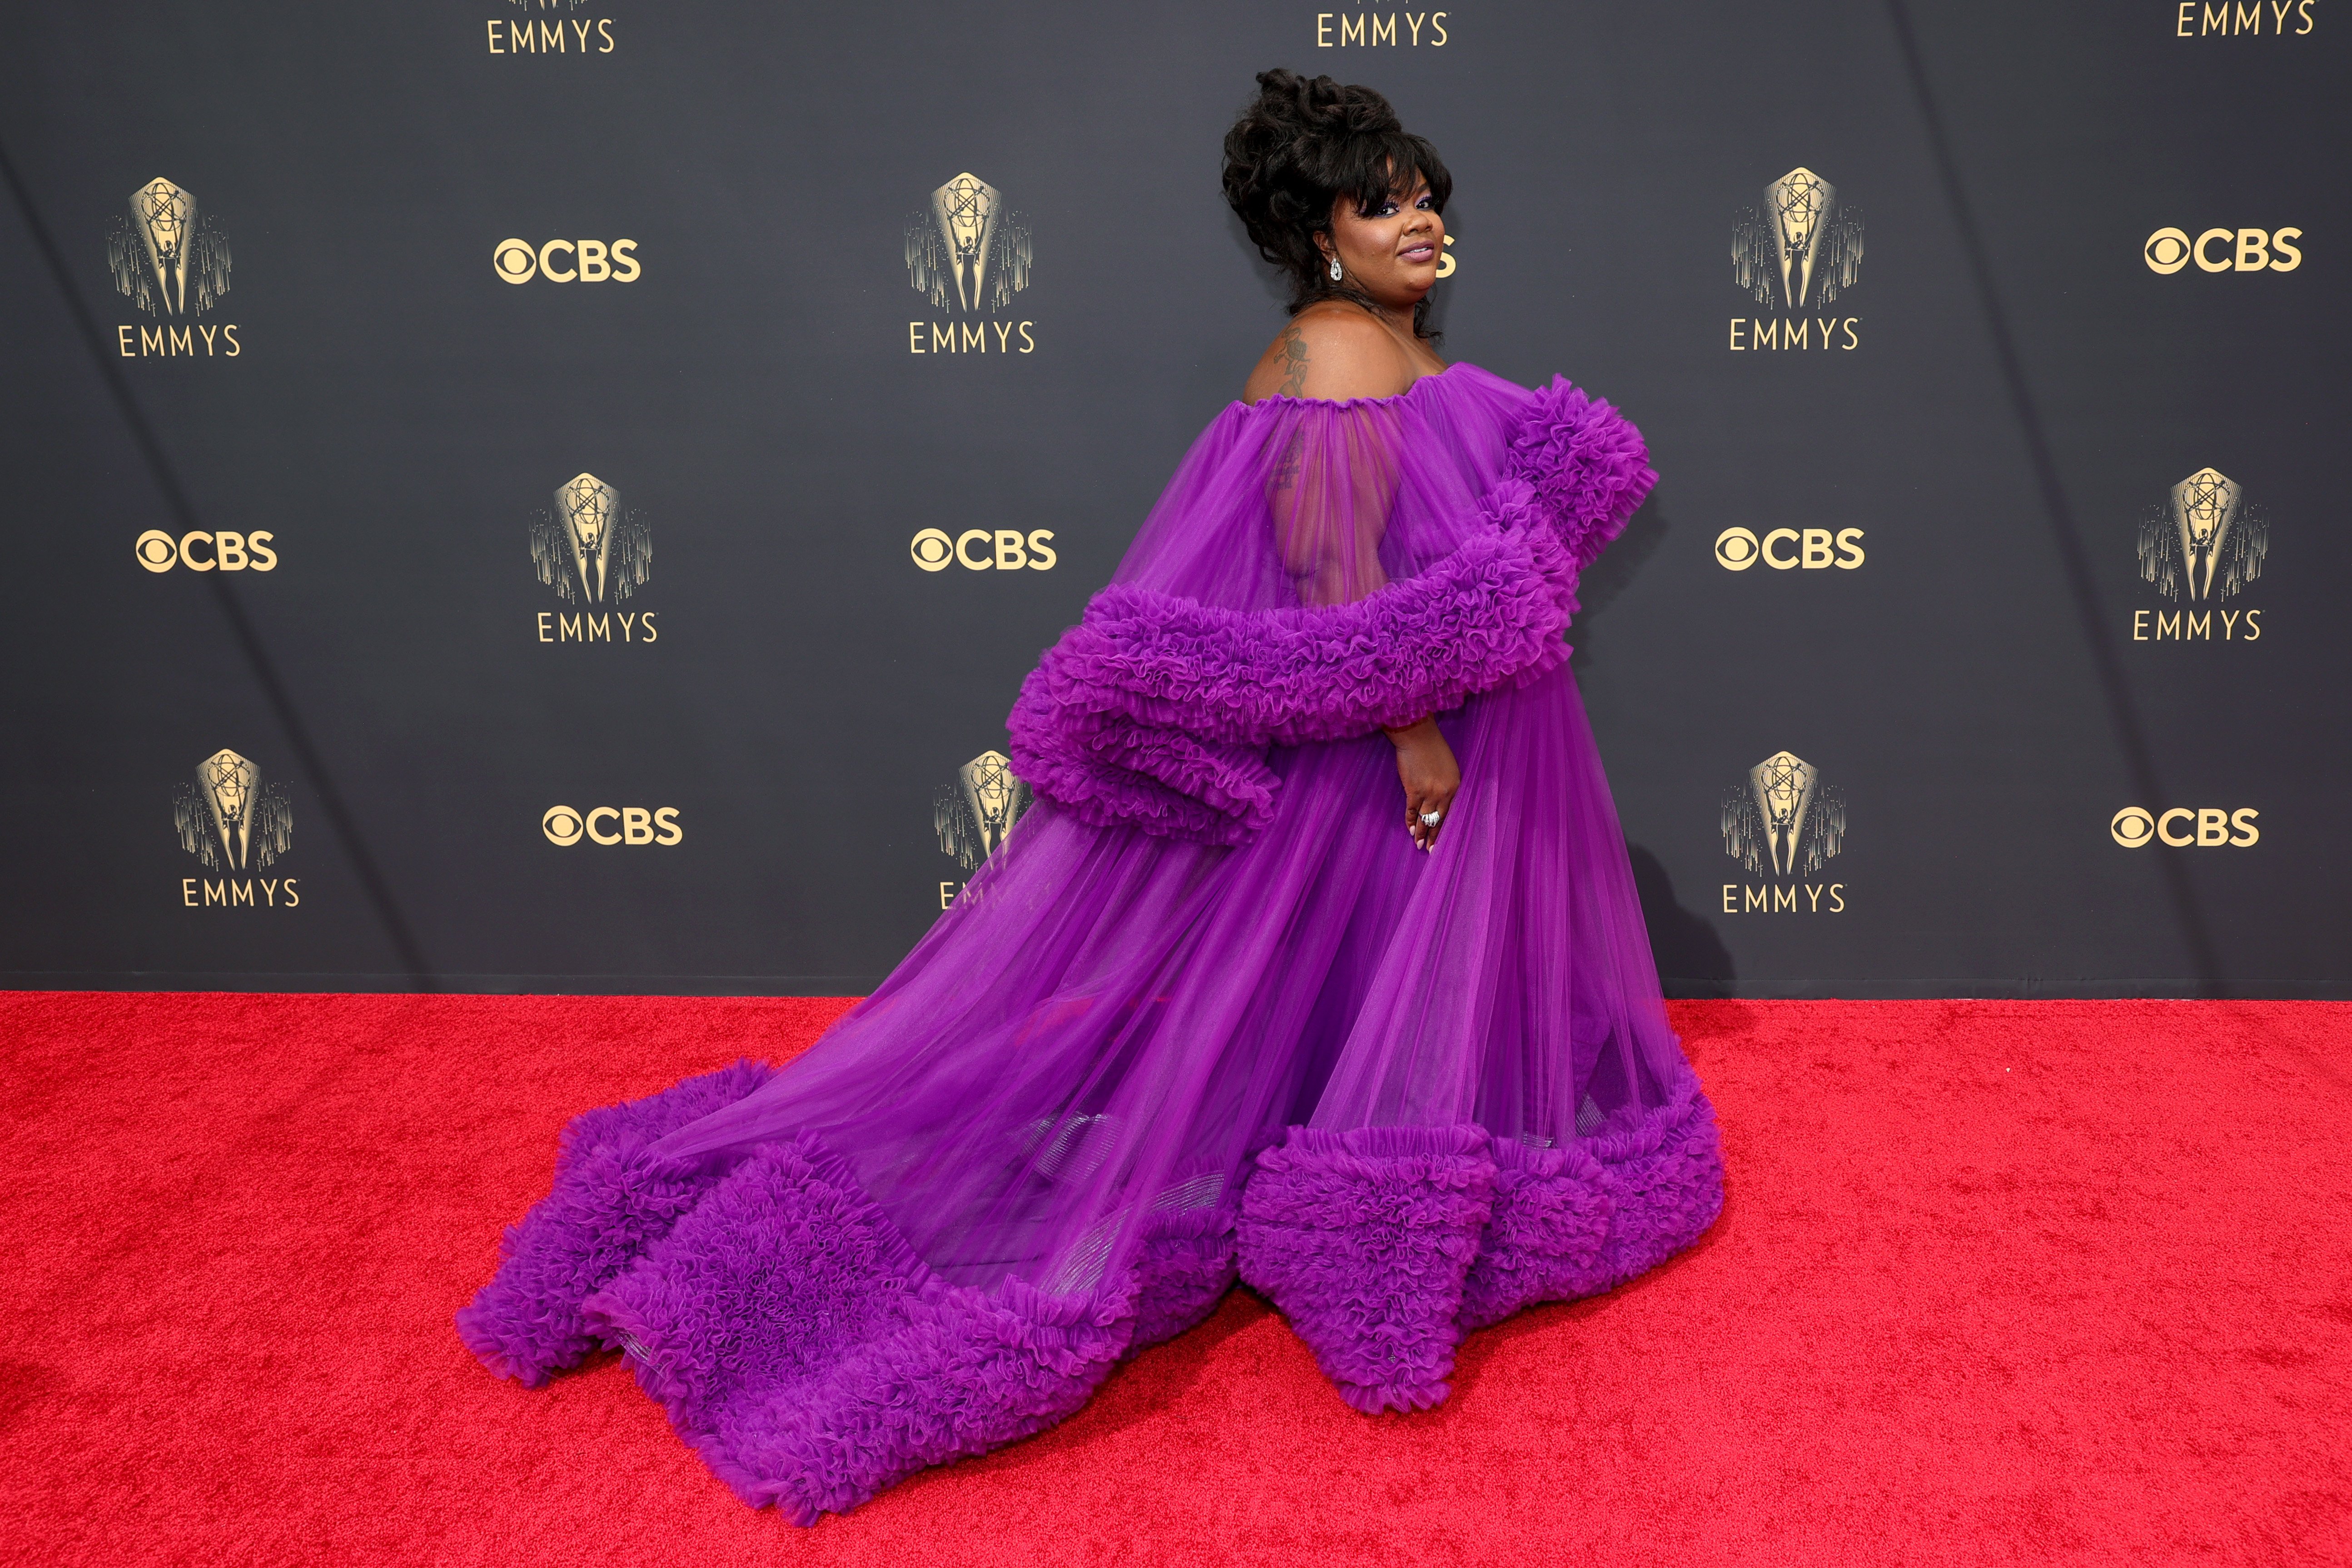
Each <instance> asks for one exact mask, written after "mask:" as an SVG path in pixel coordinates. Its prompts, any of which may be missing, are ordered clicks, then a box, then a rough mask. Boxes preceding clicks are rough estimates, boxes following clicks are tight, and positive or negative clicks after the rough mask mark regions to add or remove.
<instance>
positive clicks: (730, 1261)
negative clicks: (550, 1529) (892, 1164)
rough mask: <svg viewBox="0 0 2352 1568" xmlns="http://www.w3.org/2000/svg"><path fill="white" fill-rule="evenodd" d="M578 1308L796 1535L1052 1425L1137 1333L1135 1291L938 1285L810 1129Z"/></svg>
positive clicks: (684, 1427)
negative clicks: (919, 1475) (935, 1470)
mask: <svg viewBox="0 0 2352 1568" xmlns="http://www.w3.org/2000/svg"><path fill="white" fill-rule="evenodd" d="M587 1311H588V1315H589V1316H590V1317H591V1318H592V1319H593V1321H595V1322H597V1323H598V1324H599V1325H600V1326H602V1327H603V1328H604V1330H605V1331H606V1332H607V1333H609V1334H610V1335H611V1336H612V1337H613V1338H614V1340H615V1341H617V1342H619V1343H620V1344H621V1346H622V1348H623V1349H624V1350H625V1351H626V1352H628V1357H629V1363H630V1365H631V1367H632V1368H633V1369H634V1370H635V1373H636V1376H637V1381H638V1384H640V1385H641V1386H642V1387H643V1388H644V1389H645V1390H646V1393H647V1394H652V1395H653V1396H654V1397H655V1398H656V1399H658V1400H659V1401H661V1403H662V1405H663V1406H664V1408H666V1409H667V1411H668V1412H669V1417H670V1422H671V1425H672V1426H675V1427H676V1428H677V1432H678V1434H679V1435H680V1436H683V1437H684V1438H686V1439H687V1441H688V1442H689V1443H691V1444H692V1445H693V1446H694V1447H695V1449H696V1451H697V1452H698V1453H700V1454H701V1456H702V1458H703V1459H704V1461H705V1462H706V1463H707V1464H709V1467H710V1469H711V1472H712V1473H713V1474H714V1475H716V1476H718V1477H719V1479H721V1480H722V1481H725V1482H726V1483H727V1485H728V1487H729V1488H730V1489H732V1490H733V1491H734V1493H735V1495H736V1496H738V1497H740V1498H741V1499H742V1500H744V1501H745V1502H747V1503H750V1504H751V1506H753V1507H754V1508H760V1507H765V1506H766V1505H768V1504H770V1503H774V1504H775V1505H777V1506H778V1507H779V1508H781V1509H782V1510H783V1511H784V1513H785V1514H786V1515H787V1516H788V1517H789V1518H791V1519H792V1520H793V1521H794V1522H796V1523H799V1524H814V1523H815V1522H816V1519H817V1515H818V1514H819V1513H821V1512H823V1511H825V1510H834V1511H836V1512H838V1511H845V1510H849V1509H851V1508H855V1507H856V1505H857V1504H859V1503H861V1502H864V1501H865V1500H866V1499H868V1498H870V1497H872V1496H873V1495H874V1494H875V1493H876V1492H877V1491H880V1490H881V1489H883V1488H885V1487H887V1486H889V1485H890V1484H892V1483H893V1482H895V1481H898V1480H899V1479H903V1478H905V1477H906V1476H908V1475H910V1474H912V1473H913V1472H914V1471H916V1470H919V1469H922V1468H927V1467H929V1466H931V1465H941V1464H946V1463H948V1462H950V1460H953V1459H957V1458H963V1457H965V1456H967V1455H971V1454H981V1453H985V1452H987V1451H988V1450H990V1449H992V1448H996V1447H1002V1446H1003V1445H1004V1444H1006V1443H1010V1442H1013V1441H1014V1440H1015V1439H1017V1438H1021V1437H1025V1436H1029V1435H1030V1434H1031V1433H1034V1432H1038V1431H1042V1430H1044V1429H1045V1427H1047V1426H1052V1425H1054V1424H1055V1422H1057V1421H1060V1420H1061V1419H1063V1418H1064V1417H1065V1416H1066V1415H1070V1414H1071V1413H1072V1412H1073V1411H1075V1410H1076V1409H1077V1407H1078V1406H1079V1405H1083V1404H1085V1403H1086V1400H1087V1395H1088V1394H1091V1393H1093V1392H1094V1388H1095V1385H1096V1384H1097V1383H1099V1382H1101V1381H1102V1379H1103V1376H1104V1375H1105V1374H1106V1373H1108V1372H1109V1370H1110V1368H1111V1366H1112V1365H1113V1364H1114V1363H1116V1362H1117V1361H1118V1358H1119V1357H1120V1356H1121V1355H1122V1354H1123V1353H1125V1352H1126V1350H1127V1347H1128V1343H1129V1339H1130V1337H1131V1335H1132V1333H1133V1330H1134V1323H1135V1308H1134V1302H1133V1299H1132V1292H1131V1290H1130V1291H1129V1293H1128V1295H1127V1296H1125V1297H1124V1298H1122V1297H1119V1296H1116V1295H1111V1296H1106V1295H1103V1294H1099V1293H1098V1294H1095V1295H1091V1296H1087V1297H1049V1296H1045V1295H1043V1294H1041V1293H1040V1292H1038V1291H1036V1290H1034V1289H1031V1288H1030V1287H1028V1286H1026V1285H1024V1284H1022V1283H1021V1282H1020V1281H1019V1280H1017V1279H1006V1280H1005V1281H1004V1283H1003V1285H1002V1286H1000V1287H999V1288H997V1289H994V1290H990V1291H982V1290H975V1289H970V1288H967V1287H962V1286H953V1285H949V1284H947V1283H946V1282H945V1281H943V1280H941V1279H939V1278H938V1277H937V1276H936V1275H934V1274H933V1273H932V1272H931V1271H930V1269H929V1268H928V1267H926V1266H925V1265H924V1263H923V1262H922V1260H921V1259H919V1258H917V1257H916V1256H915V1255H914V1252H913V1251H912V1249H911V1248H909V1247H908V1245H907V1243H906V1241H905V1240H904V1239H903V1238H902V1237H900V1236H899V1234H898V1227H897V1226H894V1225H892V1224H891V1222H890V1219H889V1217H888V1216H887V1215H885V1214H884V1213H883V1212H882V1211H881V1209H880V1208H878V1207H877V1206H876V1205H875V1204H874V1202H873V1200H872V1199H870V1198H868V1197H867V1196H866V1194H865V1192H864V1191H863V1189H862V1188H860V1187H859V1185H858V1184H857V1182H856V1178H855V1177H854V1176H852V1175H851V1174H850V1172H849V1169H848V1167H847V1166H846V1165H845V1163H843V1162H842V1161H841V1159H840V1158H839V1157H838V1156H837V1155H835V1154H834V1153H832V1152H830V1151H828V1150H826V1149H825V1148H824V1145H823V1143H822V1142H820V1141H819V1140H818V1139H817V1138H816V1137H815V1136H814V1135H813V1134H809V1133H803V1134H802V1135H801V1136H800V1137H799V1138H798V1139H797V1140H795V1141H794V1142H791V1143H786V1144H772V1145H767V1146H764V1147H762V1148H761V1149H760V1150H758V1151H757V1152H754V1153H753V1154H752V1155H751V1156H750V1157H749V1158H747V1159H746V1160H745V1161H744V1162H743V1163H742V1164H741V1165H740V1166H739V1167H738V1168H737V1169H736V1170H735V1171H733V1172H732V1173H730V1174H729V1175H728V1176H727V1177H726V1178H725V1179H724V1180H722V1181H721V1182H719V1184H717V1185H716V1186H714V1187H713V1188H712V1189H711V1190H710V1192H709V1195H708V1196H707V1197H705V1198H704V1200H703V1201H702V1203H701V1204H700V1205H698V1206H697V1207H696V1208H695V1210H694V1211H693V1212H692V1213H691V1214H690V1215H688V1216H687V1217H686V1218H685V1219H684V1220H682V1221H681V1222H680V1223H679V1225H678V1226H677V1229H676V1230H675V1231H674V1232H673V1233H672V1234H671V1235H670V1236H669V1237H667V1239H666V1240H665V1241H663V1242H662V1243H661V1244H660V1245H659V1246H657V1247H655V1248H654V1249H653V1250H652V1251H651V1252H650V1253H648V1254H647V1255H646V1257H645V1258H642V1259H641V1260H639V1261H638V1262H637V1264H636V1265H635V1267H634V1268H631V1269H630V1270H629V1271H628V1272H627V1273H625V1274H624V1275H623V1276H622V1277H621V1278H620V1279H616V1280H615V1281H614V1283H613V1284H611V1285H610V1286H608V1287H606V1288H605V1289H604V1290H603V1291H601V1292H599V1293H598V1294H597V1295H596V1296H594V1297H593V1298H592V1299H591V1300H590V1301H589V1302H588V1306H587Z"/></svg>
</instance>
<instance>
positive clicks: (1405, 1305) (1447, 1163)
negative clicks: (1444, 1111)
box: [1240, 1081, 1723, 1411]
mask: <svg viewBox="0 0 2352 1568" xmlns="http://www.w3.org/2000/svg"><path fill="white" fill-rule="evenodd" d="M1684 1088H1685V1092H1684V1093H1683V1095H1682V1096H1681V1097H1680V1098H1678V1099H1676V1100H1674V1101H1673V1102H1671V1103H1669V1104H1667V1105H1665V1106H1663V1107H1660V1108H1659V1109H1657V1110H1652V1111H1650V1112H1648V1113H1646V1114H1645V1115H1643V1116H1642V1117H1640V1118H1639V1119H1638V1120H1635V1121H1632V1123H1631V1124H1630V1125H1628V1126H1626V1127H1623V1128H1621V1129H1616V1130H1613V1131H1608V1132H1604V1133H1603V1134H1601V1136H1599V1137H1595V1138H1591V1139H1580V1140H1578V1141H1576V1142H1572V1143H1568V1144H1563V1145H1559V1146H1555V1147H1549V1148H1537V1147H1530V1146H1528V1145H1527V1144H1524V1143H1520V1142H1516V1141H1512V1140H1505V1139H1495V1138H1490V1137H1489V1136H1488V1135H1487V1133H1486V1130H1485V1129H1484V1128H1481V1127H1477V1126H1475V1125H1469V1124H1465V1125H1463V1126H1459V1127H1448V1128H1391V1127H1373V1128H1366V1129H1363V1130H1360V1131H1350V1132H1328V1131H1318V1130H1316V1129H1314V1128H1307V1127H1294V1128H1292V1129H1291V1130H1290V1131H1289V1135H1288V1137H1287V1138H1286V1141H1285V1142H1282V1143H1281V1144H1278V1145H1276V1147H1274V1148H1271V1149H1268V1150H1266V1151H1265V1152H1264V1153H1262V1154H1260V1155H1259V1156H1258V1160H1257V1170H1256V1172H1255V1173H1254V1174H1253V1175H1252V1177H1251V1178H1250V1181H1249V1184H1248V1185H1247V1186H1246V1187H1245V1188H1244V1191H1243V1196H1242V1217H1241V1226H1240V1246H1241V1258H1240V1265H1241V1277H1242V1279H1243V1280H1244V1282H1245V1283H1247V1284H1248V1285H1250V1286H1251V1287H1253V1288H1254V1289H1257V1290H1260V1291H1262V1292H1264V1293H1265V1295H1266V1296H1267V1297H1268V1298H1269V1299H1270V1300H1273V1302H1274V1304H1275V1305H1276V1306H1277V1307H1279V1308H1280V1309H1281V1310H1282V1312H1283V1315H1284V1316H1285V1317H1286V1318H1288V1319H1289V1320H1290V1323H1291V1326H1292V1328H1293V1329H1295V1330H1296V1331H1297V1333H1298V1337H1299V1338H1300V1339H1302V1340H1304V1341H1306V1342H1307V1346H1308V1348H1310V1349H1311V1350H1313V1351H1314V1352H1315V1356H1316V1361H1317V1363H1318V1365H1320V1366H1321V1367H1322V1369H1323V1372H1324V1375H1326V1376H1328V1378H1330V1379H1331V1381H1332V1382H1333V1384H1336V1385H1337V1386H1338V1388H1339V1395H1340V1397H1341V1398H1343V1399H1345V1400H1346V1401H1347V1402H1348V1403H1349V1405H1354V1406H1355V1407H1356V1408H1357V1409H1359V1410H1364V1411H1377V1410H1425V1409H1427V1408H1429V1407H1430V1406H1431V1405H1436V1404H1438V1403H1439V1402H1441V1401H1442V1400H1444V1398H1445V1396H1446V1394H1447V1393H1448V1392H1449V1391H1450V1387H1451V1385H1450V1384H1448V1383H1447V1381H1446V1380H1447V1378H1448V1377H1449V1376H1451V1374H1452V1373H1453V1370H1454V1349H1455V1347H1456V1346H1457V1345H1458V1344H1459V1343H1460V1342H1461V1340H1462V1336H1463V1335H1464V1334H1465V1333H1468V1332H1470V1331H1474V1330H1476V1329H1482V1328H1486V1327H1487V1326H1488V1325H1490V1324H1493V1323H1498V1322H1500V1321H1503V1320H1504V1319H1505V1318H1507V1317H1509V1316H1510V1315H1511V1314H1512V1313H1514V1312H1517V1311H1518V1310H1520V1309H1521V1308H1523V1307H1530V1306H1533V1305H1535V1304H1536V1303H1537V1302H1538V1301H1568V1300H1576V1299H1577V1298H1579V1297H1581V1296H1591V1295H1595V1294H1597V1293H1599V1292H1600V1291H1602V1290H1606V1289H1610V1288H1611V1287H1612V1286H1614V1285H1618V1284H1621V1283H1622V1282H1623V1281H1625V1280H1627V1279H1632V1278H1633V1276H1635V1275H1637V1274H1640V1273H1642V1272H1643V1271H1644V1270H1646V1269H1648V1268H1652V1267H1654V1266H1655V1265H1656V1264H1658V1263H1660V1262H1663V1261H1664V1259H1665V1258H1669V1257H1671V1256H1672V1255H1673V1254H1675V1252H1678V1251H1680V1250H1681V1249H1682V1248H1684V1247H1687V1246H1689V1245H1690V1244H1691V1243H1692V1242H1693V1241H1695V1240H1696V1239H1697V1238H1698V1237H1699V1236H1700V1234H1701V1233H1702V1232H1704V1231H1705V1230H1706V1227H1707V1226H1709V1225H1711V1224H1713V1223H1714V1221H1715V1216H1716V1215H1717V1214H1718V1213H1719V1212H1720V1211H1721V1209H1722V1206H1723V1159H1722V1153H1721V1151H1720V1148H1719V1145H1718V1141H1717V1133H1716V1127H1715V1112H1714V1109H1713V1108H1712V1107H1711V1106H1709V1105H1708V1104H1707V1101H1706V1096H1705V1095H1704V1094H1701V1093H1700V1092H1699V1090H1698V1088H1697V1085H1696V1081H1689V1082H1686V1083H1685V1086H1684Z"/></svg>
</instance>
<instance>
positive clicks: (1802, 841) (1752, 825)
mask: <svg viewBox="0 0 2352 1568" xmlns="http://www.w3.org/2000/svg"><path fill="white" fill-rule="evenodd" d="M1821 779H1822V775H1821V770H1820V769H1818V768H1816V767H1814V766H1813V764H1812V763H1809V762H1806V761H1805V760H1804V759H1803V758H1801V757H1800V756H1798V755H1797V754H1796V753H1794V752H1773V753H1772V754H1771V755H1770V756H1769V757H1767V758H1765V759H1764V760H1763V761H1762V762H1760V763H1757V764H1756V765H1755V766H1754V767H1752V768H1750V769H1748V782H1747V784H1745V785H1744V786H1742V787H1738V788H1735V789H1733V790H1732V791H1731V792H1730V793H1729V794H1727V795H1725V796H1724V801H1723V852H1724V853H1725V854H1727V855H1728V856H1730V857H1731V858H1733V859H1734V860H1737V861H1738V862H1739V863H1740V864H1741V865H1742V866H1745V867H1747V868H1748V873H1749V875H1751V876H1757V877H1765V876H1772V877H1794V876H1797V875H1800V874H1803V875H1807V876H1810V875H1811V874H1812V873H1813V872H1815V871H1818V870H1820V869H1821V868H1822V865H1823V864H1824V863H1826V862H1827V861H1828V860H1829V859H1830V858H1831V857H1832V856H1833V855H1835V854H1837V853H1838V851H1839V850H1841V849H1843V847H1845V802H1844V801H1843V799H1841V798H1840V797H1839V795H1838V793H1837V791H1835V790H1833V789H1824V788H1823V787H1822V782H1821Z"/></svg>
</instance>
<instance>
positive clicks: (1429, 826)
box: [1388, 718, 1462, 849]
mask: <svg viewBox="0 0 2352 1568" xmlns="http://www.w3.org/2000/svg"><path fill="white" fill-rule="evenodd" d="M1388 737H1389V742H1390V743H1391V745H1393V746H1395V747H1396V757H1397V777H1398V778H1399V779H1401V780H1402V781H1403V784H1404V821H1405V828H1406V830H1407V831H1408V832H1410V833H1411V834H1412V841H1413V843H1414V844H1415V845H1417V846H1418V847H1421V848H1423V849H1427V848H1429V847H1432V846H1433V845H1434V844H1436V842H1437V830H1438V829H1439V828H1441V827H1443V826H1445V814H1446V813H1447V812H1449V811H1452V810H1453V809H1454V792H1455V791H1456V790H1458V789H1460V788H1461V787H1462V767H1461V764H1460V763H1456V762H1455V761H1454V748H1453V747H1451V746H1449V745H1447V744H1446V743H1445V737H1444V735H1443V734H1441V733H1439V732H1438V728H1437V721H1436V719H1434V718H1428V719H1423V720H1422V721H1420V722H1419V723H1417V724H1408V725H1406V726H1405V727H1404V728H1403V729H1402V730H1390V731H1388ZM1430 815H1434V816H1436V817H1437V820H1436V821H1435V822H1430V821H1427V820H1425V818H1426V817H1427V816H1430Z"/></svg>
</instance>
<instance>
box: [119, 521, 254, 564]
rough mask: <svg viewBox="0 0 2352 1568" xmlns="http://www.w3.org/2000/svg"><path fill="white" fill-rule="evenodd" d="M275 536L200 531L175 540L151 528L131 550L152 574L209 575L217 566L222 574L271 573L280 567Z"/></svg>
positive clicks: (185, 534) (157, 529)
mask: <svg viewBox="0 0 2352 1568" xmlns="http://www.w3.org/2000/svg"><path fill="white" fill-rule="evenodd" d="M276 537H277V535H276V534H273V533H268V532H260V533H230V532H227V531H222V532H219V533H207V532H205V531H204V530H202V529H198V530H196V531H194V532H192V533H184V534H182V535H180V537H179V539H178V540H177V541H174V540H173V538H172V536H171V535H170V534H168V533H166V532H164V531H163V530H162V529H160V528H151V529H149V530H148V531H146V532H144V533H142V534H141V535H140V536H139V538H138V540H137V542H134V543H133V544H132V545H131V553H132V554H134V555H136V556H138V557H139V564H140V565H142V566H144V567H145V568H147V570H148V571H150V572H169V571H170V570H171V569H172V568H173V567H174V566H184V567H186V568H187V569H188V570H189V571H191V572H210V571H212V570H214V569H215V567H217V568H218V569H220V570H221V571H223V572H244V571H248V570H250V571H255V572H268V571H270V570H273V569H274V568H275V567H276V566H277V564H278V552H276V551H275V550H272V549H270V548H269V542H270V541H271V540H272V539H275V538H276Z"/></svg>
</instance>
